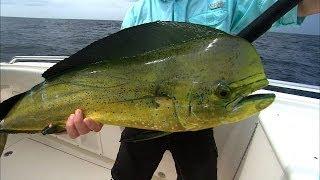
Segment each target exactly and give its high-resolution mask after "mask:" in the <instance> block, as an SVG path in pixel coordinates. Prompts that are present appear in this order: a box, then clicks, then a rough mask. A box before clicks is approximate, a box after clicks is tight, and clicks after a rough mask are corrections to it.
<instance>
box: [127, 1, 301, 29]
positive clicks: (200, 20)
mask: <svg viewBox="0 0 320 180" xmlns="http://www.w3.org/2000/svg"><path fill="white" fill-rule="evenodd" d="M276 1H277V0H139V1H138V2H135V3H134V4H133V6H132V7H131V8H130V9H129V10H128V12H127V14H126V16H125V18H124V20H123V23H122V29H123V28H127V27H131V26H135V25H139V24H143V23H148V22H153V21H158V20H161V21H178V22H190V23H196V24H202V25H207V26H211V27H215V28H217V29H220V30H222V31H225V32H227V33H230V34H237V33H238V32H240V31H241V30H242V29H243V28H244V27H246V26H247V25H248V24H249V23H250V22H251V21H253V20H254V19H255V18H257V17H258V16H259V15H260V14H261V13H263V12H264V11H265V10H266V9H267V8H268V7H270V6H271V5H272V4H273V3H274V2H276ZM300 23H301V22H300V21H299V19H298V17H297V7H295V8H294V9H293V10H291V11H290V12H288V13H287V14H286V15H285V16H283V17H282V18H281V19H280V20H278V21H277V22H276V23H274V25H273V26H274V27H278V26H283V25H295V24H300Z"/></svg>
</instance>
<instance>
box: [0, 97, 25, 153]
mask: <svg viewBox="0 0 320 180" xmlns="http://www.w3.org/2000/svg"><path fill="white" fill-rule="evenodd" d="M25 94H26V92H24V93H21V94H18V95H15V96H13V97H11V98H9V99H7V100H5V101H3V102H2V103H0V156H1V155H2V152H3V150H4V147H5V145H6V142H7V136H8V133H7V132H4V131H3V129H2V125H1V124H2V121H3V119H4V118H5V117H6V116H7V114H8V113H9V111H10V110H11V109H12V107H13V106H14V105H15V104H16V103H17V102H18V101H19V100H20V99H21V98H23V97H24V95H25Z"/></svg>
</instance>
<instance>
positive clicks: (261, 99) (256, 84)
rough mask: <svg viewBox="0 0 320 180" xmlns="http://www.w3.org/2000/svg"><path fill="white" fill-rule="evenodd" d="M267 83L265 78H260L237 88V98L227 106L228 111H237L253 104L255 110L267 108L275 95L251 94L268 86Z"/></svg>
mask: <svg viewBox="0 0 320 180" xmlns="http://www.w3.org/2000/svg"><path fill="white" fill-rule="evenodd" d="M268 84H269V82H268V80H267V79H266V78H265V77H261V78H259V79H258V80H255V81H251V82H249V83H246V84H244V85H242V86H241V87H239V90H238V93H237V94H240V96H238V97H237V98H236V99H235V100H234V101H232V103H230V104H229V108H228V109H230V108H231V109H237V108H239V107H241V106H244V105H248V104H255V105H256V108H258V109H260V110H261V109H264V108H266V107H268V106H269V105H270V104H271V103H272V102H273V101H274V99H275V95H274V94H272V93H267V94H252V93H253V92H255V91H257V90H260V89H262V88H264V87H266V86H268Z"/></svg>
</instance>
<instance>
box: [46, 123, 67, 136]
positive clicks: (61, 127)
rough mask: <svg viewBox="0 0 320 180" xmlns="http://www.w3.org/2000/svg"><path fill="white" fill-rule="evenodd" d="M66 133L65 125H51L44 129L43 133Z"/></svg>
mask: <svg viewBox="0 0 320 180" xmlns="http://www.w3.org/2000/svg"><path fill="white" fill-rule="evenodd" d="M63 131H66V128H65V125H62V124H49V125H48V126H46V127H45V128H43V129H42V131H41V133H42V134H43V135H47V134H54V133H61V132H63Z"/></svg>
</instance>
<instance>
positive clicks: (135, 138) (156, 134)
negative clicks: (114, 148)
mask: <svg viewBox="0 0 320 180" xmlns="http://www.w3.org/2000/svg"><path fill="white" fill-rule="evenodd" d="M169 134H171V132H163V131H151V130H143V131H141V132H139V133H136V134H134V135H132V136H131V137H125V138H121V140H120V142H139V141H147V140H151V139H156V138H160V137H164V136H167V135H169Z"/></svg>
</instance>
